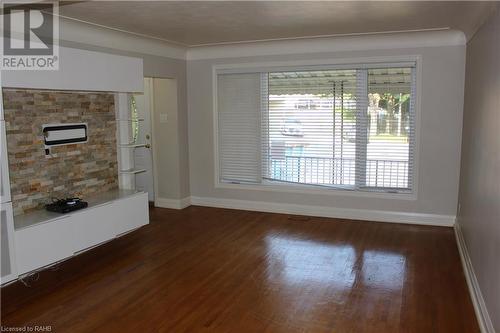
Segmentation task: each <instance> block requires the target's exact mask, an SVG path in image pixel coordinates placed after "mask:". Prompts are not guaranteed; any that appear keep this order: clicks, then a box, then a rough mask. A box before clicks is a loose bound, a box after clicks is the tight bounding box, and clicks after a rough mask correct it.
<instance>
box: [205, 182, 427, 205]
mask: <svg viewBox="0 0 500 333" xmlns="http://www.w3.org/2000/svg"><path fill="white" fill-rule="evenodd" d="M215 188H219V189H231V190H251V191H267V192H278V193H299V194H313V195H333V196H350V197H359V198H378V199H392V200H410V201H415V200H417V194H416V193H415V191H413V192H411V193H389V192H375V191H362V190H351V189H341V188H326V187H319V186H315V185H295V184H273V183H263V184H245V183H240V184H237V183H225V182H216V184H215Z"/></svg>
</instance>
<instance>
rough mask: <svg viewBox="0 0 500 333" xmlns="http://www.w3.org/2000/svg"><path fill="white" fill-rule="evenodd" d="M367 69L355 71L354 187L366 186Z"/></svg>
mask: <svg viewBox="0 0 500 333" xmlns="http://www.w3.org/2000/svg"><path fill="white" fill-rule="evenodd" d="M367 109H368V70H367V69H358V70H357V71H356V168H355V173H356V178H355V183H356V188H360V187H364V186H366V158H367V156H366V155H367V147H368V113H367Z"/></svg>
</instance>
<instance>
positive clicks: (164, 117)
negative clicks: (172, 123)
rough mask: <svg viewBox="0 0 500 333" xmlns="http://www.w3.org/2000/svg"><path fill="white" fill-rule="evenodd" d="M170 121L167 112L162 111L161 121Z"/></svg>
mask: <svg viewBox="0 0 500 333" xmlns="http://www.w3.org/2000/svg"><path fill="white" fill-rule="evenodd" d="M167 121H168V117H167V114H166V113H160V123H166V122H167Z"/></svg>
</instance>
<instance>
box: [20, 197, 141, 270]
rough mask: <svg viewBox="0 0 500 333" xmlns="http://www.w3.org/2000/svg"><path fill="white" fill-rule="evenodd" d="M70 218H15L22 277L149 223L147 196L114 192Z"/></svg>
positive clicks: (46, 215)
mask: <svg viewBox="0 0 500 333" xmlns="http://www.w3.org/2000/svg"><path fill="white" fill-rule="evenodd" d="M85 200H87V201H88V203H89V206H88V207H87V208H85V209H81V210H77V211H74V212H72V213H68V214H58V213H52V212H48V211H45V210H38V211H35V212H33V213H29V214H22V215H18V216H16V217H15V218H14V229H15V233H14V234H15V253H16V262H17V272H18V274H19V275H23V274H27V273H29V272H32V271H34V270H37V269H40V268H43V267H45V266H49V265H51V264H54V263H56V262H58V261H61V260H64V259H67V258H69V257H72V256H73V255H75V254H78V253H79V252H82V251H85V250H88V249H90V248H92V247H94V246H97V245H99V244H102V243H104V242H107V241H109V240H112V239H114V238H115V237H119V236H120V235H122V234H124V233H127V232H129V231H132V230H134V229H137V228H139V227H141V226H143V225H146V224H148V223H149V213H148V195H147V193H144V192H136V191H133V190H115V191H110V192H105V193H102V194H99V195H96V196H94V197H89V198H86V199H85Z"/></svg>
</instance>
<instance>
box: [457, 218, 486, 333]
mask: <svg viewBox="0 0 500 333" xmlns="http://www.w3.org/2000/svg"><path fill="white" fill-rule="evenodd" d="M454 229H455V236H456V238H457V245H458V252H459V253H460V259H461V260H462V266H463V268H464V274H465V279H466V280H467V285H468V287H469V292H470V296H471V299H472V304H473V305H474V311H475V312H476V317H477V321H478V323H479V328H480V329H481V332H482V333H495V329H494V327H493V323H492V321H491V318H490V315H489V313H488V309H487V308H486V304H485V303H484V298H483V294H482V293H481V289H480V287H479V282H478V281H477V278H476V273H474V267H473V266H472V261H471V259H470V256H469V251H468V250H467V244H465V239H464V236H463V234H462V229H461V228H460V224H459V223H455V228H454Z"/></svg>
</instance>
